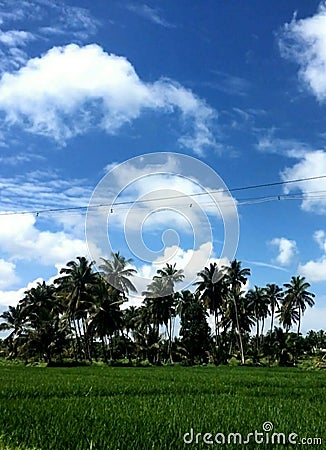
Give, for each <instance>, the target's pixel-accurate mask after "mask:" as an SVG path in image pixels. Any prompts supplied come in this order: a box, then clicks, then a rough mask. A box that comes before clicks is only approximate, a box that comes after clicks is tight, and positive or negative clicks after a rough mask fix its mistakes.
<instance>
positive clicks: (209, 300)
mask: <svg viewBox="0 0 326 450" xmlns="http://www.w3.org/2000/svg"><path fill="white" fill-rule="evenodd" d="M224 274H225V271H224V270H221V269H219V268H218V265H217V263H216V262H215V263H210V265H209V267H205V268H204V269H203V270H201V271H200V272H199V273H198V274H197V276H199V277H200V278H201V280H199V281H197V282H195V283H194V285H195V286H197V288H196V292H197V293H198V294H199V296H200V299H201V301H202V303H203V305H204V306H205V308H206V309H208V310H209V312H210V314H213V316H214V328H215V343H216V344H217V341H218V335H219V314H223V303H224V301H225V297H226V290H227V286H226V283H225V280H224Z"/></svg>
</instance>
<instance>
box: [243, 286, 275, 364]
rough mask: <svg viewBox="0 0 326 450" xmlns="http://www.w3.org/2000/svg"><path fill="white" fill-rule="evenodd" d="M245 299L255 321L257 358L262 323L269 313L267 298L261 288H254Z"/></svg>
mask: <svg viewBox="0 0 326 450" xmlns="http://www.w3.org/2000/svg"><path fill="white" fill-rule="evenodd" d="M246 299H247V300H248V302H249V305H248V307H249V309H252V311H253V316H254V318H255V321H256V350H257V356H258V354H259V347H260V335H261V334H262V333H263V323H264V320H265V318H266V317H267V315H268V313H269V310H268V303H267V301H268V298H267V296H266V292H265V290H264V289H263V288H261V287H258V286H255V287H254V288H253V289H250V290H249V291H248V292H247V294H246ZM261 321H262V328H261V330H260V328H259V326H260V322H261Z"/></svg>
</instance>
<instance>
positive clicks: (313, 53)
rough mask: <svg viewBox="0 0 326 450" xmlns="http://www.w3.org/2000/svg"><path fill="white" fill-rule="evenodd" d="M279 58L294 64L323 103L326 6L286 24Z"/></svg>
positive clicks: (304, 80) (324, 90)
mask: <svg viewBox="0 0 326 450" xmlns="http://www.w3.org/2000/svg"><path fill="white" fill-rule="evenodd" d="M280 50H281V54H282V55H283V56H284V57H286V58H290V59H293V60H294V61H296V62H297V63H298V64H299V66H300V70H299V76H300V78H301V80H302V81H303V83H304V84H305V85H306V86H308V88H309V89H310V90H311V92H312V93H313V94H314V95H315V96H316V97H317V99H318V100H320V101H323V100H325V99H326V77H325V72H326V2H325V1H323V2H322V3H321V4H320V6H319V9H318V11H317V13H316V14H315V15H314V16H312V17H307V18H305V19H300V20H298V19H297V18H296V16H294V18H293V20H292V21H291V22H290V23H288V24H286V25H285V27H284V29H283V32H282V35H281V39H280Z"/></svg>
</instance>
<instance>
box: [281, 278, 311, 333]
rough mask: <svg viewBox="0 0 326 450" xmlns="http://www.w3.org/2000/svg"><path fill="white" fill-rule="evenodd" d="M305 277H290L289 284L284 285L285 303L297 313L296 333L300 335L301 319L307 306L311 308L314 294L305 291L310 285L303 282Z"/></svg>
mask: <svg viewBox="0 0 326 450" xmlns="http://www.w3.org/2000/svg"><path fill="white" fill-rule="evenodd" d="M305 280H306V279H305V277H300V276H297V277H292V278H291V282H290V283H285V284H284V287H285V288H286V289H285V292H284V296H285V302H286V303H289V304H290V307H293V308H296V309H297V312H298V331H297V334H298V335H299V334H300V327H301V319H302V315H303V314H304V312H305V310H306V308H307V306H310V307H312V306H313V305H314V304H315V301H314V297H315V294H313V293H312V292H309V291H307V289H309V288H310V284H309V283H308V282H307V281H305Z"/></svg>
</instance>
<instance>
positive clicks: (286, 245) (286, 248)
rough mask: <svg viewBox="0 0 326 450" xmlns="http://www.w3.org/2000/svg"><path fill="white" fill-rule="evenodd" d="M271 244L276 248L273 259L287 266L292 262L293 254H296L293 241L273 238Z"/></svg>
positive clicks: (295, 246) (295, 245)
mask: <svg viewBox="0 0 326 450" xmlns="http://www.w3.org/2000/svg"><path fill="white" fill-rule="evenodd" d="M271 244H272V245H274V246H276V247H277V248H278V255H277V257H276V258H275V261H276V262H278V263H279V264H281V266H288V265H289V264H291V263H292V262H293V259H294V257H295V255H296V254H297V252H298V250H297V244H296V242H295V241H292V240H289V239H287V238H284V237H281V238H274V239H273V240H272V241H271Z"/></svg>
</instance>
